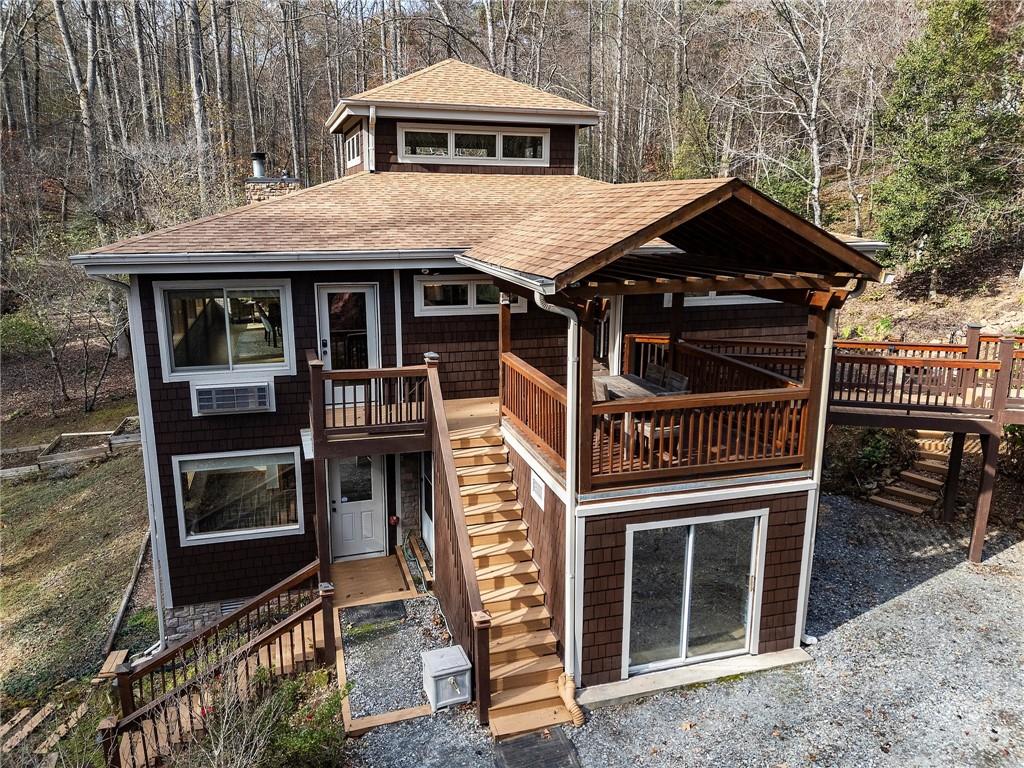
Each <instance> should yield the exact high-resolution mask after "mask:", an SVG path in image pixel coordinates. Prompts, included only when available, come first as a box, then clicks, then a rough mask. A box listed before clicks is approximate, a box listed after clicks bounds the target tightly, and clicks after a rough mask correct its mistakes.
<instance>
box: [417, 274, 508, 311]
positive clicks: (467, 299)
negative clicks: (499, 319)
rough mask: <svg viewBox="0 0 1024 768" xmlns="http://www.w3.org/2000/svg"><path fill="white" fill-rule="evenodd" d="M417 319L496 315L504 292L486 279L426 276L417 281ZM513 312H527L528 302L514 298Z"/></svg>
mask: <svg viewBox="0 0 1024 768" xmlns="http://www.w3.org/2000/svg"><path fill="white" fill-rule="evenodd" d="M414 287H415V291H414V294H415V299H416V316H417V317H424V316H429V315H491V314H497V312H498V305H499V303H500V296H501V293H500V292H499V291H498V287H497V286H496V285H495V284H494V283H492V282H491V281H490V280H489V279H488V278H486V277H474V276H467V275H444V276H437V277H434V276H423V277H417V278H416V279H415V286H414ZM511 309H512V311H513V312H525V311H526V300H525V299H524V298H523V297H521V296H513V297H512V305H511Z"/></svg>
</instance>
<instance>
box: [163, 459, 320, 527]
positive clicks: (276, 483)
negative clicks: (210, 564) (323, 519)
mask: <svg viewBox="0 0 1024 768" xmlns="http://www.w3.org/2000/svg"><path fill="white" fill-rule="evenodd" d="M172 464H173V468H174V483H175V494H176V501H177V505H178V530H179V532H180V540H181V544H182V546H191V545H195V544H203V543H209V542H216V541H232V540H237V539H255V538H265V537H269V536H287V535H293V534H299V533H302V532H303V530H304V524H303V516H302V476H301V474H300V472H301V470H300V464H301V461H300V457H299V449H298V448H273V449H269V450H259V451H237V452H229V453H207V454H196V455H191V456H175V457H174V458H173V460H172Z"/></svg>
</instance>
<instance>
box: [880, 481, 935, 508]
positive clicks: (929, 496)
mask: <svg viewBox="0 0 1024 768" xmlns="http://www.w3.org/2000/svg"><path fill="white" fill-rule="evenodd" d="M883 491H884V492H886V493H895V494H896V495H897V496H903V497H904V498H907V499H912V500H913V501H919V502H921V503H922V504H934V503H935V502H936V501H938V500H939V496H938V495H937V494H934V493H923V492H921V491H915V490H914V489H912V488H904V487H902V486H899V485H887V486H886V487H885V488H884V489H883Z"/></svg>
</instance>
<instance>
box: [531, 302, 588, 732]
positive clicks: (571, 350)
mask: <svg viewBox="0 0 1024 768" xmlns="http://www.w3.org/2000/svg"><path fill="white" fill-rule="evenodd" d="M533 300H534V303H536V305H537V306H538V307H540V308H541V309H543V310H545V311H547V312H552V313H554V314H556V315H561V316H562V317H564V318H566V319H567V320H568V321H569V338H568V360H567V366H566V375H565V402H566V404H567V406H568V407H567V408H566V409H565V435H566V441H565V487H566V490H567V491H568V493H567V494H566V496H565V586H564V589H565V593H564V598H563V600H562V602H563V603H564V604H565V619H564V627H565V629H564V632H563V635H564V637H565V641H564V642H563V644H562V645H563V647H564V648H565V674H564V678H563V679H564V680H565V684H564V685H565V687H563V688H562V689H561V690H562V692H563V699H566V696H567V695H570V696H571V695H574V693H575V688H576V684H575V682H574V679H575V670H576V600H575V596H576V485H577V481H576V476H577V471H576V454H577V441H576V440H575V439H573V438H574V437H575V436H576V434H577V432H578V424H577V422H578V413H577V410H576V407H575V406H576V403H577V401H578V400H579V394H578V392H577V387H578V382H579V367H580V347H579V330H578V325H579V319H578V318H577V317H576V313H575V312H573V311H572V310H571V309H567V308H566V307H559V306H558V305H556V304H552V303H551V302H549V301H548V300H547V299H546V298H545V297H544V295H543V294H541V293H540V292H539V291H534V292H533ZM569 691H572V692H573V693H572V694H569ZM570 700H571V701H572V707H568V704H569V701H570ZM566 704H567V708H568V709H569V711H570V712H571V713H573V722H574V723H575V722H576V719H577V716H576V714H575V712H574V711H573V709H574V708H575V710H576V711H579V707H578V706H577V705H576V703H575V700H573V699H567V700H566ZM579 717H580V718H582V713H580V715H579ZM578 724H580V725H582V719H581V720H580V723H578Z"/></svg>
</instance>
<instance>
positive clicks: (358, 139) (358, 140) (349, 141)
mask: <svg viewBox="0 0 1024 768" xmlns="http://www.w3.org/2000/svg"><path fill="white" fill-rule="evenodd" d="M353 146H354V147H356V148H357V151H356V152H355V153H354V154H352V156H351V157H349V150H350V147H353ZM342 148H343V151H344V156H345V168H351V167H352V166H354V165H359V164H360V163H361V162H363V129H362V126H360V127H358V128H356V129H355V130H354V131H352V134H351V135H350V136H346V137H345V141H344V143H343V145H342Z"/></svg>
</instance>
